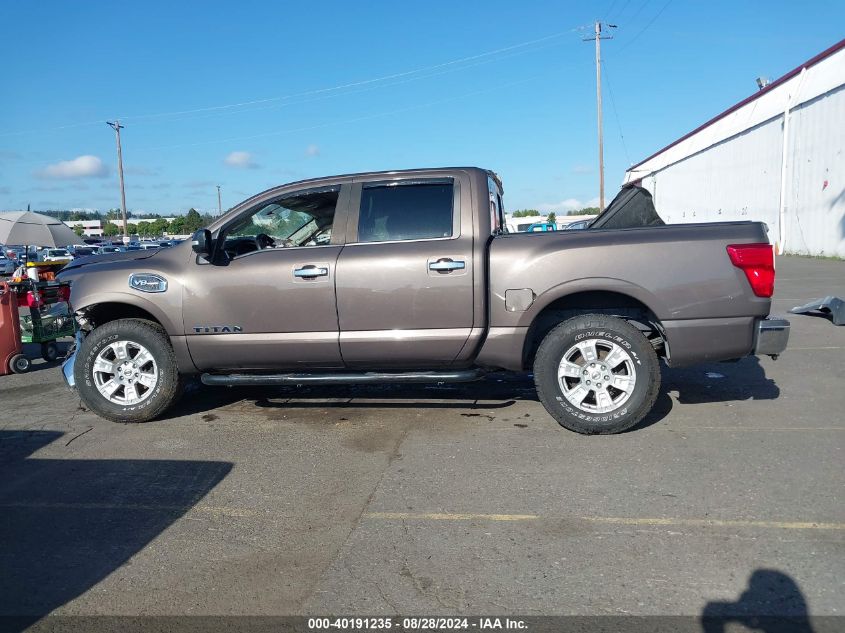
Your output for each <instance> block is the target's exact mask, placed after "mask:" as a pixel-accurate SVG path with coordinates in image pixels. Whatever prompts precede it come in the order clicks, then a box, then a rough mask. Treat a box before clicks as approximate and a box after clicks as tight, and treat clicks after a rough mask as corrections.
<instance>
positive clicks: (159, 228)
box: [150, 218, 169, 235]
mask: <svg viewBox="0 0 845 633" xmlns="http://www.w3.org/2000/svg"><path fill="white" fill-rule="evenodd" d="M168 224H169V222H168V221H167V220H165V219H164V218H158V219H157V220H156V221H155V222H151V223H150V231H151V233H150V234H151V235H163V234H164V232H165V231H166V230H167V226H168Z"/></svg>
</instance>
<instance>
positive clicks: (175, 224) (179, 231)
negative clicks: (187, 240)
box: [167, 215, 188, 235]
mask: <svg viewBox="0 0 845 633" xmlns="http://www.w3.org/2000/svg"><path fill="white" fill-rule="evenodd" d="M167 232H168V233H170V234H171V235H184V234H185V233H187V232H188V231H187V230H186V229H185V218H184V217H183V216H181V215H179V216H176V217H175V218H173V219H172V220H171V221H170V224H168V226H167Z"/></svg>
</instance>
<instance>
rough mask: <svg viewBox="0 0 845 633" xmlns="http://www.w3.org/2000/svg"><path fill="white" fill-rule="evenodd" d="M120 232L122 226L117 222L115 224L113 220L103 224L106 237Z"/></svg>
mask: <svg viewBox="0 0 845 633" xmlns="http://www.w3.org/2000/svg"><path fill="white" fill-rule="evenodd" d="M119 233H120V227H119V226H117V224H113V223H112V222H106V223H105V224H103V235H105V236H106V237H114V236H115V235H118V234H119Z"/></svg>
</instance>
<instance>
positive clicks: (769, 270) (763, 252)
mask: <svg viewBox="0 0 845 633" xmlns="http://www.w3.org/2000/svg"><path fill="white" fill-rule="evenodd" d="M728 256H729V257H730V258H731V263H732V264H733V265H734V266H736V267H737V268H739V269H741V270H742V272H744V273H745V276H746V278H747V279H748V283H749V284H751V290H752V291H753V292H754V294H755V295H757V296H758V297H771V296H772V295H773V294H774V292H775V256H774V253H773V252H772V246H771V244H731V245H730V246H728Z"/></svg>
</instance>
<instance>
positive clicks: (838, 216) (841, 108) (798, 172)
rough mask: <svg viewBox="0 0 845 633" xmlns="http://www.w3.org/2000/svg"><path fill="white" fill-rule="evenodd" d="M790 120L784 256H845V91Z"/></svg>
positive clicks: (811, 104) (798, 111)
mask: <svg viewBox="0 0 845 633" xmlns="http://www.w3.org/2000/svg"><path fill="white" fill-rule="evenodd" d="M791 117H792V118H791V120H790V122H789V137H790V138H789V148H790V151H789V158H788V160H787V169H788V178H787V196H786V200H787V207H786V251H787V252H789V253H801V254H809V255H835V256H838V257H845V86H840V87H839V88H838V89H837V90H835V91H832V92H830V93H828V94H827V95H825V96H823V97H820V98H818V99H815V100H813V101H811V102H809V103H805V104H802V105H801V106H799V107H798V108H796V109H795V110H793V111H792V114H791Z"/></svg>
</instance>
